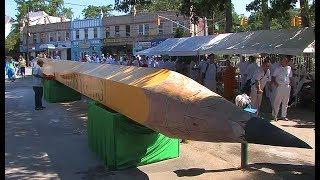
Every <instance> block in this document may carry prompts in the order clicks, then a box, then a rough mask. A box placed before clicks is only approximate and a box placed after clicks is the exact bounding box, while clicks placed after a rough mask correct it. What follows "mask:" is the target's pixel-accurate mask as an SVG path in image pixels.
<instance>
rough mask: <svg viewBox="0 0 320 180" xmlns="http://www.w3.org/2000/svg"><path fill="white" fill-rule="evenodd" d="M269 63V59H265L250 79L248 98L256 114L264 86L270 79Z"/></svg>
mask: <svg viewBox="0 0 320 180" xmlns="http://www.w3.org/2000/svg"><path fill="white" fill-rule="evenodd" d="M269 63H270V61H269V59H265V60H264V61H263V62H262V65H261V66H260V67H259V68H258V69H256V71H255V72H254V74H253V77H252V79H251V93H250V99H251V103H252V105H253V107H254V108H255V109H257V112H258V114H259V109H260V105H261V100H262V95H263V90H264V87H265V86H266V85H267V83H269V82H270V81H271V76H270V70H269Z"/></svg>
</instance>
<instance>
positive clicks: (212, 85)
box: [202, 54, 220, 92]
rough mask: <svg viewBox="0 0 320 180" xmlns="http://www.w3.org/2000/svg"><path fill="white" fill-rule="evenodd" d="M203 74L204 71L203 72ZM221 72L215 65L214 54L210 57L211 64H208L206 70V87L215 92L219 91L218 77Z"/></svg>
mask: <svg viewBox="0 0 320 180" xmlns="http://www.w3.org/2000/svg"><path fill="white" fill-rule="evenodd" d="M202 72H203V71H202ZM218 72H220V68H219V67H218V65H217V64H216V63H215V59H214V54H210V55H209V62H208V63H207V64H206V69H205V70H204V72H203V73H204V74H205V76H204V81H203V82H204V86H205V87H207V88H208V89H210V90H211V91H213V92H216V91H217V80H216V75H217V73H218Z"/></svg>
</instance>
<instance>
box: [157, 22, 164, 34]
mask: <svg viewBox="0 0 320 180" xmlns="http://www.w3.org/2000/svg"><path fill="white" fill-rule="evenodd" d="M158 31H159V35H162V34H164V33H163V22H160V26H159V27H158Z"/></svg>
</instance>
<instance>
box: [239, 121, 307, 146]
mask: <svg viewBox="0 0 320 180" xmlns="http://www.w3.org/2000/svg"><path fill="white" fill-rule="evenodd" d="M245 139H246V141H247V142H248V143H254V144H264V145H271V146H281V147H297V148H307V149H312V147H311V146H309V145H308V144H307V143H306V142H304V141H302V140H301V139H299V138H297V137H295V136H294V135H292V134H290V133H288V132H286V131H284V130H282V129H280V128H278V127H277V126H275V125H273V124H271V123H270V122H269V121H267V120H265V119H262V118H256V117H254V118H251V119H250V120H249V121H248V122H247V123H246V126H245Z"/></svg>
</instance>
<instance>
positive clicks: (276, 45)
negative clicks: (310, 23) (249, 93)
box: [138, 27, 315, 56]
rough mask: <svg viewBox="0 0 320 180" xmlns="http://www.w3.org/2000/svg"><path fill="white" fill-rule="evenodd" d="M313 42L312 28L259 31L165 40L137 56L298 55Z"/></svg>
mask: <svg viewBox="0 0 320 180" xmlns="http://www.w3.org/2000/svg"><path fill="white" fill-rule="evenodd" d="M314 40H315V35H314V28H313V27H306V28H299V29H280V30H260V31H248V32H240V33H225V34H219V35H217V36H194V37H184V38H169V39H167V40H165V41H164V42H162V43H160V44H159V45H157V46H155V47H153V48H149V49H146V50H144V51H141V52H138V53H141V54H143V53H145V54H148V55H170V56H196V55H204V54H260V53H267V54H287V55H299V54H301V53H303V51H304V50H305V48H306V47H307V46H308V45H310V43H312V42H313V41H314ZM306 51H307V50H306Z"/></svg>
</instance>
